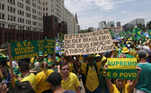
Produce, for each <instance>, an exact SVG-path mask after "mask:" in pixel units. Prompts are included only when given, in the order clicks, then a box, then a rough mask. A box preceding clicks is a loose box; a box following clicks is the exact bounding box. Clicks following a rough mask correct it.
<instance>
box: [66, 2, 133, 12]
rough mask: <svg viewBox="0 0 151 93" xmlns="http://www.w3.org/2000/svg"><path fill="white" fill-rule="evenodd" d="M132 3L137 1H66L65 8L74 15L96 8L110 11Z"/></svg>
mask: <svg viewBox="0 0 151 93" xmlns="http://www.w3.org/2000/svg"><path fill="white" fill-rule="evenodd" d="M132 1H135V0H65V6H66V7H67V8H68V9H70V10H71V11H72V12H73V13H75V12H82V11H85V10H87V9H88V8H93V7H94V6H97V7H99V8H100V9H104V10H105V11H110V10H112V9H114V8H116V7H117V6H118V5H121V4H124V3H127V2H132Z"/></svg>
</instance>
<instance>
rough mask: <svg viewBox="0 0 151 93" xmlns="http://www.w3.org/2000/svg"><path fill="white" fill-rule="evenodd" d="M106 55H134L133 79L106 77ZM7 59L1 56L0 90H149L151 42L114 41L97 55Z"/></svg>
mask: <svg viewBox="0 0 151 93" xmlns="http://www.w3.org/2000/svg"><path fill="white" fill-rule="evenodd" d="M108 58H137V62H138V63H137V66H136V69H137V77H136V79H135V80H126V79H118V78H117V79H110V78H107V77H106V74H107V73H106V70H107V69H108V66H107V65H106V62H107V59H108ZM12 65H13V66H12V67H13V72H14V73H13V75H11V74H12V73H11V71H10V62H9V59H8V58H7V57H6V56H2V55H1V56H0V93H80V92H81V88H82V87H81V81H82V83H83V85H84V89H85V92H86V93H151V79H150V76H151V41H150V39H147V40H146V42H144V43H141V42H134V41H132V40H127V39H122V40H119V41H115V42H114V50H112V51H107V52H105V53H100V54H92V55H79V56H63V55H58V54H56V55H55V56H54V55H47V56H39V57H34V58H30V59H29V58H26V59H21V60H17V61H13V62H12ZM12 80H14V81H15V82H14V85H15V86H12V85H13V84H12V82H11V81H12Z"/></svg>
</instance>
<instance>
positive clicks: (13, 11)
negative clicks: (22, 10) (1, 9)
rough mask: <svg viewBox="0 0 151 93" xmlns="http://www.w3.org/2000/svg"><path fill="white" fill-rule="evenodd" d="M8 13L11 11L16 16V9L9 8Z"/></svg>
mask: <svg viewBox="0 0 151 93" xmlns="http://www.w3.org/2000/svg"><path fill="white" fill-rule="evenodd" d="M8 11H9V12H10V13H14V14H15V12H16V9H15V8H13V7H11V6H8Z"/></svg>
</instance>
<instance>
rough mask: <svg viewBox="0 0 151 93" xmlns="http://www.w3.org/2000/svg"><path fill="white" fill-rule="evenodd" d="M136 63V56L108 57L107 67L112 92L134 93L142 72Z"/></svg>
mask: <svg viewBox="0 0 151 93" xmlns="http://www.w3.org/2000/svg"><path fill="white" fill-rule="evenodd" d="M136 65H137V59H136V58H108V60H107V64H106V67H105V68H106V70H107V73H106V76H107V78H108V79H107V80H106V81H107V86H108V88H109V90H110V93H133V89H134V87H135V85H136V82H137V78H138V75H139V72H140V70H139V71H138V73H137V70H136V69H139V68H138V67H136ZM111 79H115V80H114V82H111Z"/></svg>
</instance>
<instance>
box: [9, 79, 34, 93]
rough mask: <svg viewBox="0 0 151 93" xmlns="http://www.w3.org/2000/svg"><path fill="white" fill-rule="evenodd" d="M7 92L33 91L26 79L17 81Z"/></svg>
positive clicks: (22, 92)
mask: <svg viewBox="0 0 151 93" xmlns="http://www.w3.org/2000/svg"><path fill="white" fill-rule="evenodd" d="M9 93H35V91H34V90H33V88H32V86H31V85H30V83H29V82H28V81H25V82H17V83H16V86H15V88H12V89H10V91H9Z"/></svg>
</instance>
